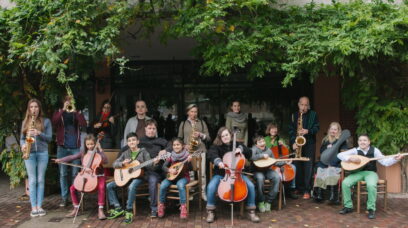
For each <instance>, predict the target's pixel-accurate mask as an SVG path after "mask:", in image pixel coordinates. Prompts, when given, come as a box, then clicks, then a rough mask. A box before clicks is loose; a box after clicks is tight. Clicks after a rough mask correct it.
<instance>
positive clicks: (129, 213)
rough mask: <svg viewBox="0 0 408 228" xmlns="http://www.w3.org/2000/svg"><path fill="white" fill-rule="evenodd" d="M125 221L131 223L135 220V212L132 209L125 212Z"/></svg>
mask: <svg viewBox="0 0 408 228" xmlns="http://www.w3.org/2000/svg"><path fill="white" fill-rule="evenodd" d="M123 222H124V223H126V224H130V223H132V222H133V212H132V211H126V212H125V220H123Z"/></svg>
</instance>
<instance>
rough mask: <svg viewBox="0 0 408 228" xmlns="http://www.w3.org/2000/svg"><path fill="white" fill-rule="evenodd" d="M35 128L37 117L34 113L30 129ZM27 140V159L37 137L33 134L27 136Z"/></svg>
mask: <svg viewBox="0 0 408 228" xmlns="http://www.w3.org/2000/svg"><path fill="white" fill-rule="evenodd" d="M34 128H35V117H34V115H32V116H31V124H30V128H29V129H28V130H30V129H34ZM25 142H26V144H25V145H26V147H25V149H24V150H23V159H25V160H27V159H28V158H29V157H30V151H31V145H32V144H33V143H34V142H35V139H34V137H32V136H27V137H26V140H25Z"/></svg>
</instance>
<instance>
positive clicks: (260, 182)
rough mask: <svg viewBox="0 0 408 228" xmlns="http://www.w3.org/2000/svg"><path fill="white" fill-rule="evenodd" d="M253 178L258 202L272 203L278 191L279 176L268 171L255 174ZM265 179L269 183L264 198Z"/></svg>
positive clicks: (270, 170) (272, 171)
mask: <svg viewBox="0 0 408 228" xmlns="http://www.w3.org/2000/svg"><path fill="white" fill-rule="evenodd" d="M254 176H255V180H256V189H257V195H258V201H259V202H265V201H266V202H268V203H272V201H273V200H274V199H275V198H276V195H277V194H278V191H279V183H280V177H279V174H278V173H277V172H275V171H274V170H272V169H268V170H266V171H264V172H255V174H254ZM265 178H266V179H267V180H269V181H270V182H271V183H270V187H269V191H268V193H267V194H266V197H265V194H264V185H265Z"/></svg>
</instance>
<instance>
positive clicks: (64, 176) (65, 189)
mask: <svg viewBox="0 0 408 228" xmlns="http://www.w3.org/2000/svg"><path fill="white" fill-rule="evenodd" d="M76 153H79V148H77V149H67V148H64V147H62V146H58V148H57V158H63V157H66V156H69V155H73V154H76ZM72 164H76V165H80V164H81V161H80V160H79V159H77V160H74V161H72ZM58 167H59V172H60V187H61V197H62V199H63V200H67V199H68V195H69V187H70V186H71V184H72V182H73V181H74V179H75V177H76V175H77V173H78V170H79V168H78V167H71V166H67V165H62V164H59V165H58ZM68 168H71V169H72V173H71V177H72V178H71V181H70V183H68Z"/></svg>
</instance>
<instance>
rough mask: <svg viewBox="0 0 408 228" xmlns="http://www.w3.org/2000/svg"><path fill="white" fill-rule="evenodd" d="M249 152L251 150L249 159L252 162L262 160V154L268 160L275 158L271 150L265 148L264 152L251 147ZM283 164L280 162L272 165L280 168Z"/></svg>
mask: <svg viewBox="0 0 408 228" xmlns="http://www.w3.org/2000/svg"><path fill="white" fill-rule="evenodd" d="M251 150H252V157H251V160H252V161H258V160H260V159H263V156H264V154H267V155H268V156H269V157H270V158H275V156H273V153H272V151H271V149H269V148H267V147H265V149H264V150H261V149H259V148H258V147H256V146H253V147H252V148H251ZM284 164H285V162H282V161H281V162H276V163H275V164H274V165H277V166H281V165H284Z"/></svg>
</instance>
